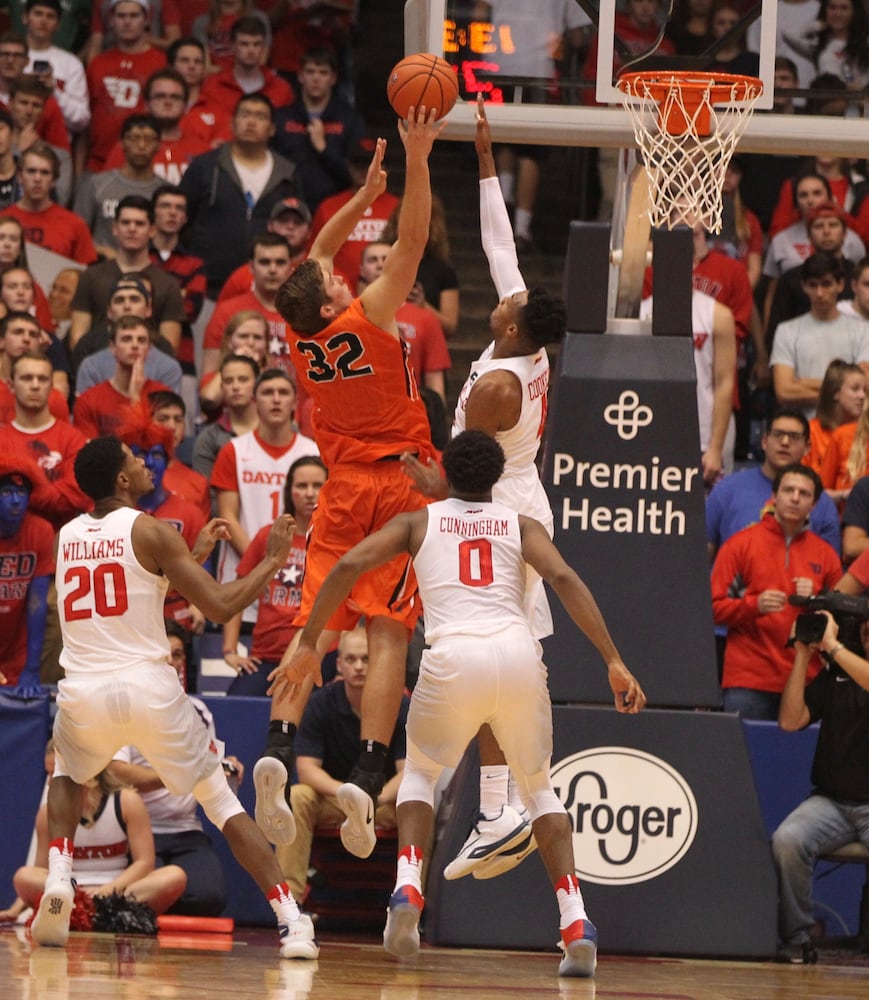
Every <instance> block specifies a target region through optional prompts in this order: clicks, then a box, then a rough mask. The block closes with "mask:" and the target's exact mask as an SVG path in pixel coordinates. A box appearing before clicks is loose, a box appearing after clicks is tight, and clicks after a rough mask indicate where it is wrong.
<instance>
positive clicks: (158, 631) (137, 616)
mask: <svg viewBox="0 0 869 1000" xmlns="http://www.w3.org/2000/svg"><path fill="white" fill-rule="evenodd" d="M139 517H150V515H149V514H145V513H143V512H142V511H139V510H136V509H135V508H133V507H121V508H119V509H118V510H114V511H112V512H111V513H110V514H106V516H105V517H102V518H95V517H91V515H89V514H80V515H79V516H78V517H76V518H74V519H73V520H72V521H69V522H68V523H67V524H65V525H64V526H63V527H62V528H61V529H60V534H59V536H58V547H57V575H56V580H57V607H58V614H59V616H60V627H61V632H62V634H63V650H62V651H61V654H60V663H61V666H62V667H63V668H64V670H65V672H66V676H67V677H73V676H82V675H86V674H88V673H94V672H105V671H120V670H123V669H124V668H125V667H130V666H140V665H142V664H147V663H153V664H156V665H161V666H164V667H165V666H167V664H166V660H167V657H168V655H169V640H168V639H167V638H166V628H165V625H164V624H163V600H164V598H165V596H166V591H167V589H168V587H169V581H168V580H167V579H166V578H165V577H163V576H158V575H156V574H154V573H151V572H149V571H148V570H146V569H145V567H144V566H143V565H142V564H141V563H140V562H139V560H138V559H137V558H136V555H135V553H134V552H133V541H132V530H133V524H134V523H135V521H136V519H137V518H139Z"/></svg>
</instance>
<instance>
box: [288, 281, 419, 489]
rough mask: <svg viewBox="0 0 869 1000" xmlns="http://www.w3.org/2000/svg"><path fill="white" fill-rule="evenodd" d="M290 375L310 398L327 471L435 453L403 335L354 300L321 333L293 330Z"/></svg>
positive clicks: (315, 435) (318, 445)
mask: <svg viewBox="0 0 869 1000" xmlns="http://www.w3.org/2000/svg"><path fill="white" fill-rule="evenodd" d="M289 340H290V356H291V358H292V361H293V366H294V367H295V369H296V381H297V383H298V385H299V387H300V388H302V389H304V390H305V391H307V393H308V395H309V396H311V397H312V398H313V401H314V414H313V424H314V439H315V440H316V442H317V447H318V448H319V449H320V456H321V457H322V459H323V461H324V462H325V463H326V465H327V466H328V467H329V468H330V469H331V468H332V467H333V466H335V465H337V464H338V463H339V462H376V461H377V460H378V459H381V458H384V457H386V456H387V455H400V454H401V453H402V452H404V451H411V452H415V453H416V454H417V455H419V457H420V459H421V460H422V461H423V462H424V461H426V460H427V459H428V458H429V457H430V456H434V448H433V446H432V443H431V435H430V433H429V426H428V419H427V418H426V411H425V405H424V404H423V402H422V400H421V399H420V396H419V389H418V388H417V385H416V380H415V379H414V377H413V372H412V371H411V369H410V366H409V364H408V360H407V349H406V347H405V346H404V344H403V343H402V341H401V340H400V339H399V338H398V337H395V336H393V335H392V334H390V333H387V331H386V330H384V329H382V328H381V327H379V326H375V324H374V323H371V322H370V321H369V320H368V319H367V318H366V316H365V310H364V308H363V307H362V303H361V302H360V300H359V299H354V300H353V302H352V303H351V304H350V306H348V308H347V309H345V310H344V312H342V313H341V315H340V316H338V318H337V319H335V320H334V321H333V322H331V323H330V324H329V325H328V326H327V327H325V328H324V329H322V330H320V331H319V332H317V333H315V334H313V335H311V336H305V335H304V334H297V333H295V332H293V333H292V336H291V337H290V338H289Z"/></svg>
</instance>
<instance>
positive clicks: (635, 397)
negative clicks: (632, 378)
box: [603, 389, 654, 441]
mask: <svg viewBox="0 0 869 1000" xmlns="http://www.w3.org/2000/svg"><path fill="white" fill-rule="evenodd" d="M603 418H604V420H605V421H606V422H607V423H608V424H609V425H610V426H611V427H615V429H616V433H617V434H618V436H619V437H620V438H621V439H622V440H623V441H633V440H634V438H635V437H636V436H637V433H638V432H639V430H640V428H641V427H648V426H649V424H650V423H651V422H652V420H653V419H654V414H653V413H652V408H651V406H646V405H645V404H644V403H643V404H641V403H640V397H639V394H638V393H636V392H634V390H633V389H625V390H624V391H623V392H622V393H621V395H620V396H619V399H618V402H617V403H610V405H609V406H608V407H606V409H605V410H604V411H603Z"/></svg>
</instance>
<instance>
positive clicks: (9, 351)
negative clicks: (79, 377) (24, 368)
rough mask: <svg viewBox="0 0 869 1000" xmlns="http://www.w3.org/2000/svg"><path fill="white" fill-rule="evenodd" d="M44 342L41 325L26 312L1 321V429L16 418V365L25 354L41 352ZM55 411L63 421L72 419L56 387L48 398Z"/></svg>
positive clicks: (9, 316)
mask: <svg viewBox="0 0 869 1000" xmlns="http://www.w3.org/2000/svg"><path fill="white" fill-rule="evenodd" d="M41 340H42V329H41V328H40V326H39V322H38V321H37V320H36V319H35V318H34V317H33V316H31V315H30V314H29V313H26V312H8V313H6V315H5V316H4V317H3V318H2V319H0V427H2V426H3V425H5V424H8V423H11V422H12V421H13V420H14V419H15V397H14V396H13V395H12V381H11V379H12V365H13V363H14V362H15V359H16V358H20V357H21V356H22V355H23V354H30V353H32V352H33V351H38V350H39V346H40V342H41ZM48 405H49V408H50V410H51V412H52V413H53V414H54V416H55V417H57V418H58V419H60V420H69V408H68V407H67V405H66V399H65V397H64V396H63V394H62V393H60V392H58V390H57V389H55V388H52V389H51V392H50V393H49V397H48Z"/></svg>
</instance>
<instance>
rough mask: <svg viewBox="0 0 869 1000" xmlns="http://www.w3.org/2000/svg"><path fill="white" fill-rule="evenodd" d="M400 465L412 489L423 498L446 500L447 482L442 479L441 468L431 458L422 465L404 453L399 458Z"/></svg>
mask: <svg viewBox="0 0 869 1000" xmlns="http://www.w3.org/2000/svg"><path fill="white" fill-rule="evenodd" d="M401 464H402V466H403V467H404V471H405V473H406V474H407V476H408V477H409V479H410V480H411V482H412V483H413V485H414V487H415V488H416V489H417V490H419V492H420V493H422V495H423V496H424V497H429V498H431V499H432V500H444V499H446V496H447V481H446V479H444V476H443V473H442V472H441V467H440V466H439V465H438V463H437V462H436V461H435V460H434V459H433V458H430V459H429V460H428V462H427V463H426V464H425V465H423V463H422V462H420V460H419V459H418V458H417V457H416V455H414V454H413V453H412V452H409V451H406V452H404V454H403V455H402V456H401Z"/></svg>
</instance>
